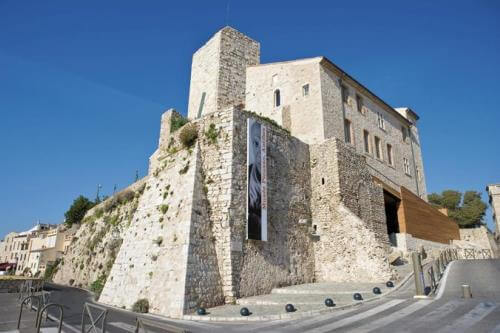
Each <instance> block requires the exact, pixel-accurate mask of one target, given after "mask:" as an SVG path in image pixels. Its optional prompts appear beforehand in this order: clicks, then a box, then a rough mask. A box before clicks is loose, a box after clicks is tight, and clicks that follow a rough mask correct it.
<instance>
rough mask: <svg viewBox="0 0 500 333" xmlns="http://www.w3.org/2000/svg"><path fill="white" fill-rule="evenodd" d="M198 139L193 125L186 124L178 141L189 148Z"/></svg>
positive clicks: (196, 130)
mask: <svg viewBox="0 0 500 333" xmlns="http://www.w3.org/2000/svg"><path fill="white" fill-rule="evenodd" d="M197 138H198V129H197V128H196V125H195V124H188V125H186V126H184V127H183V128H182V130H181V133H180V134H179V139H180V140H181V142H182V144H183V146H184V147H187V148H189V147H191V146H192V145H194V143H195V142H196V139H197Z"/></svg>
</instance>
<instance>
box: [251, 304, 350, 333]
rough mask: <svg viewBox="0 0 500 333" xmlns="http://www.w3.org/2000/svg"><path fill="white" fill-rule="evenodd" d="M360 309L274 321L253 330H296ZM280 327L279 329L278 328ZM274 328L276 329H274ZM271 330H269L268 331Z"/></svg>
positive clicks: (262, 332)
mask: <svg viewBox="0 0 500 333" xmlns="http://www.w3.org/2000/svg"><path fill="white" fill-rule="evenodd" d="M359 309H360V308H359V307H353V308H351V309H347V310H339V311H333V312H331V313H327V314H322V315H320V316H314V315H312V316H311V318H308V319H305V320H304V319H295V320H293V321H286V320H280V321H279V322H277V321H274V322H271V323H266V324H265V325H259V326H257V327H255V328H259V329H265V330H266V331H261V330H259V332H260V333H265V332H279V331H280V330H281V331H283V330H286V329H288V327H289V326H290V328H291V329H294V330H295V329H298V328H303V327H307V326H309V325H311V324H317V323H318V322H321V321H324V320H328V319H333V318H337V317H340V316H342V315H344V314H347V313H351V312H354V311H356V310H359ZM279 326H281V327H279ZM274 328H276V329H274ZM252 329H254V326H252ZM269 329H271V330H269ZM245 331H248V328H247V329H246V330H245Z"/></svg>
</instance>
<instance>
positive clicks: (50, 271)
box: [43, 259, 61, 281]
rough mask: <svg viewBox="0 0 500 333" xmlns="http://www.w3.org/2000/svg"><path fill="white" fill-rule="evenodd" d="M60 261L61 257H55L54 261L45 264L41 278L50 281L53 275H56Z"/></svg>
mask: <svg viewBox="0 0 500 333" xmlns="http://www.w3.org/2000/svg"><path fill="white" fill-rule="evenodd" d="M60 262H61V259H56V261H55V262H54V263H53V264H49V265H47V268H46V269H45V273H44V274H43V279H44V280H45V281H52V279H53V278H54V275H56V273H57V270H58V269H59V263H60Z"/></svg>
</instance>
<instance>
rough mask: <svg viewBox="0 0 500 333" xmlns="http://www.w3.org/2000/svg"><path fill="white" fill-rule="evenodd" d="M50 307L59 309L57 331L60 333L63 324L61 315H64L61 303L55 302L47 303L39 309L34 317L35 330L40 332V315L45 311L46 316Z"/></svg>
mask: <svg viewBox="0 0 500 333" xmlns="http://www.w3.org/2000/svg"><path fill="white" fill-rule="evenodd" d="M50 307H57V308H58V309H59V325H58V326H57V332H58V333H61V329H62V324H63V316H64V310H63V307H62V305H61V304H56V303H49V304H47V305H45V306H44V307H43V308H42V309H41V310H40V313H39V314H38V315H37V319H36V332H37V333H40V328H41V327H42V317H43V313H44V312H46V313H47V316H48V309H49V308H50Z"/></svg>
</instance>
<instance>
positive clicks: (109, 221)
mask: <svg viewBox="0 0 500 333" xmlns="http://www.w3.org/2000/svg"><path fill="white" fill-rule="evenodd" d="M147 181H148V177H145V178H143V179H141V180H139V181H137V182H136V183H134V184H132V185H130V186H129V187H127V188H125V189H124V190H122V191H120V192H118V193H117V194H116V195H114V196H112V197H110V198H108V199H107V200H105V201H103V202H102V203H100V204H99V205H97V206H95V207H93V208H92V209H90V210H89V211H88V212H87V214H86V215H85V218H84V219H83V222H82V224H81V226H80V228H79V229H78V231H77V232H76V234H75V236H74V237H73V240H72V242H71V244H70V245H69V247H68V249H67V251H66V253H65V254H64V257H63V259H62V261H61V262H60V264H59V265H58V269H57V273H56V274H55V276H54V282H56V283H62V284H69V285H74V286H78V287H84V288H89V287H90V285H91V284H92V283H93V282H94V281H96V280H98V279H99V278H101V277H102V276H104V277H107V276H109V273H110V270H111V268H112V266H113V264H114V261H115V258H116V255H117V254H118V251H119V250H120V247H121V245H122V239H123V237H124V234H125V233H126V231H127V230H128V229H129V227H130V226H131V225H133V224H134V223H135V222H136V221H135V220H134V214H135V212H136V210H137V208H138V203H139V201H140V198H141V196H142V193H143V191H144V189H145V184H146V182H147ZM104 281H105V278H104Z"/></svg>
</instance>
